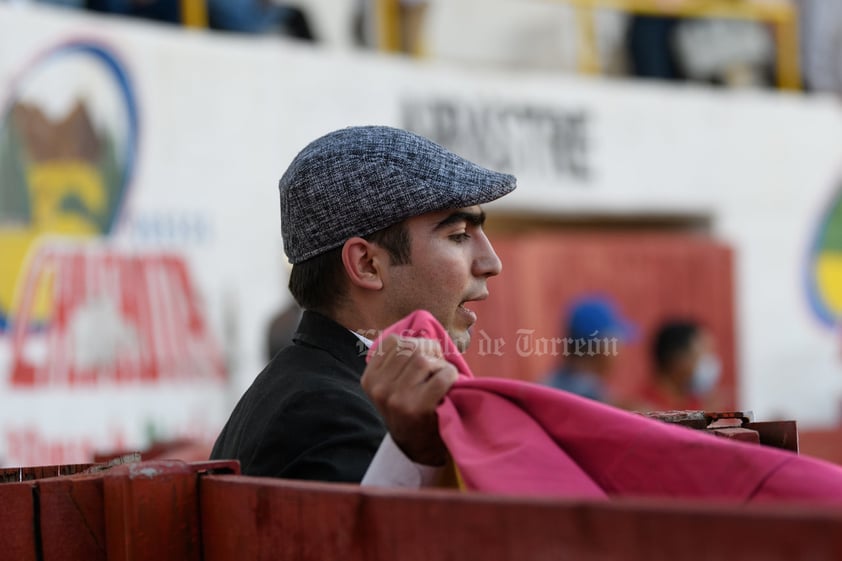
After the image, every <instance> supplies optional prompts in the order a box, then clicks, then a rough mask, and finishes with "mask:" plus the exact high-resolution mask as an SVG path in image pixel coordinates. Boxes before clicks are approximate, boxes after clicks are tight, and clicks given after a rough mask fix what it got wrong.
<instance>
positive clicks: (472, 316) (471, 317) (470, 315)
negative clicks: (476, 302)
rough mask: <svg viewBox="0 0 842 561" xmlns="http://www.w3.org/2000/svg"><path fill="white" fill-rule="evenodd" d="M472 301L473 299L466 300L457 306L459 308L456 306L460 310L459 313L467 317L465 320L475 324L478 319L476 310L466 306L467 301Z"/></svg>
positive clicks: (469, 323)
mask: <svg viewBox="0 0 842 561" xmlns="http://www.w3.org/2000/svg"><path fill="white" fill-rule="evenodd" d="M471 301H473V300H465V301H463V302H462V303H461V304H459V306H457V308H456V309H457V310H458V311H459V314H460V315H462V317H464V318H465V320H466V321H467V323H468V325H469V326H471V325H473V324H475V323H476V321H477V314H476V312H474V311H473V310H471V309H470V308H468V307H466V306H465V304H466V303H467V302H471Z"/></svg>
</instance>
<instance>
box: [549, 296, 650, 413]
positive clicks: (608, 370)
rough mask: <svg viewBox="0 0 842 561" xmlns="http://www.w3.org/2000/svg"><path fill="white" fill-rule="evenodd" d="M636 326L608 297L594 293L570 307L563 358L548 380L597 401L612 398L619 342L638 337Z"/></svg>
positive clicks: (608, 401)
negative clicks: (612, 375) (611, 391)
mask: <svg viewBox="0 0 842 561" xmlns="http://www.w3.org/2000/svg"><path fill="white" fill-rule="evenodd" d="M636 332H637V327H636V326H635V325H634V324H633V323H632V322H630V321H629V320H627V319H626V318H625V317H623V316H622V315H621V314H620V312H619V311H618V310H617V307H616V305H615V304H614V302H612V301H611V300H610V299H609V298H607V297H603V296H591V297H586V298H583V299H581V300H578V301H576V302H574V303H573V305H572V306H571V307H570V308H569V311H568V314H567V318H566V325H565V329H564V333H565V335H566V336H565V338H564V339H562V343H563V345H562V352H561V362H560V363H559V365H558V367H557V368H556V370H554V371H553V372H552V373H551V374H550V375H549V376H548V377H547V378H546V379H545V382H544V383H545V384H546V385H548V386H550V387H553V388H556V389H559V390H564V391H566V392H570V393H574V394H576V395H580V396H582V397H587V398H589V399H593V400H596V401H602V402H607V403H610V402H612V401H613V399H612V397H611V396H610V393H609V390H608V385H607V384H608V380H609V378H610V376H611V374H612V372H613V371H614V368H615V363H616V359H617V355H618V354H619V349H620V345H621V344H623V343H627V342H630V341H632V340H633V339H634V338H635V335H636Z"/></svg>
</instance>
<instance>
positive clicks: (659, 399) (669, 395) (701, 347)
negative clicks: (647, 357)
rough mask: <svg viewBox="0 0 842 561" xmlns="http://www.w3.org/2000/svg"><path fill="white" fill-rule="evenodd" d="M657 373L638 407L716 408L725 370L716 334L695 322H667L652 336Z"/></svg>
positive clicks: (654, 409)
mask: <svg viewBox="0 0 842 561" xmlns="http://www.w3.org/2000/svg"><path fill="white" fill-rule="evenodd" d="M652 362H653V363H654V366H655V369H654V375H653V377H652V379H651V381H650V383H649V385H648V387H647V388H646V389H645V390H644V392H643V394H642V401H641V402H640V403H638V404H636V405H635V407H634V408H635V409H638V410H643V411H685V410H701V409H712V408H716V391H715V390H716V387H717V383H718V382H719V378H720V374H721V371H722V368H721V363H720V361H719V358H718V357H717V355H716V353H715V351H714V343H713V337H712V336H711V334H710V333H709V332H708V331H707V330H706V329H705V328H703V327H702V326H701V325H699V324H698V323H697V322H695V321H691V320H681V321H675V320H672V321H667V322H665V323H663V324H662V325H661V327H660V328H659V329H658V330H657V331H656V332H655V335H654V337H653V339H652Z"/></svg>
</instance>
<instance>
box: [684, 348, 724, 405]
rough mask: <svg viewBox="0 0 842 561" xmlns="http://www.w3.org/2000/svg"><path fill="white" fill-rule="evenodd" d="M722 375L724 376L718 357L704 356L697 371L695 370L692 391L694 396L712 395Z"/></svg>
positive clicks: (697, 366)
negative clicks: (711, 392)
mask: <svg viewBox="0 0 842 561" xmlns="http://www.w3.org/2000/svg"><path fill="white" fill-rule="evenodd" d="M720 374H722V365H721V364H720V362H719V359H718V358H717V357H716V355H712V354H704V355H702V356H701V358H699V362H697V363H696V369H695V370H693V379H692V380H691V382H690V391H691V392H693V394H694V395H705V394H707V393H710V391H711V390H713V388H715V387H716V383H717V382H718V381H719V376H720Z"/></svg>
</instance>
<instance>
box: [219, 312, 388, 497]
mask: <svg viewBox="0 0 842 561" xmlns="http://www.w3.org/2000/svg"><path fill="white" fill-rule="evenodd" d="M365 350H366V349H365V347H364V346H363V344H362V343H361V342H360V340H359V339H357V337H355V336H354V334H352V333H351V332H349V331H348V330H347V329H345V328H344V327H342V326H341V325H339V324H337V323H336V322H334V321H332V320H331V319H329V318H327V317H325V316H322V315H319V314H317V313H314V312H309V311H305V312H304V315H303V316H302V318H301V323H300V324H299V326H298V331H297V332H296V333H295V335H294V336H293V344H292V345H290V346H288V347H286V348H284V349H283V350H281V351H280V352H279V353H278V354H277V355H275V357H274V358H273V359H272V361H271V362H270V363H269V364H268V365H267V366H266V368H264V369H263V372H261V373H260V375H259V376H258V377H257V378H256V379H255V380H254V382H253V383H252V385H251V387H250V388H249V389H248V390H247V391H246V393H245V394H244V395H243V397H242V398H240V401H239V403H238V404H237V406H236V407H235V408H234V412H233V413H232V414H231V417H230V418H229V419H228V422H227V423H226V424H225V427H224V428H223V429H222V433H221V434H220V435H219V438H217V440H216V444H214V447H213V451H212V452H211V459H230V458H233V459H237V460H239V461H240V465H241V467H242V471H243V473H244V474H246V475H261V476H272V477H285V478H292V479H314V480H321V481H344V482H359V481H360V480H361V479H362V477H363V475H364V474H365V471H366V469H367V468H368V465H369V463H371V459H372V457H373V456H374V453H375V452H376V451H377V448H378V446H379V445H380V442H381V440H383V437H384V436H385V435H386V428H385V425H384V424H383V420H382V418H381V417H380V415H379V413H378V412H377V410H376V409H375V407H374V405H373V404H372V403H371V401H369V399H368V397H367V396H366V395H365V393H364V392H363V390H362V387H361V386H360V377H361V376H362V373H363V370H364V369H365Z"/></svg>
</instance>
